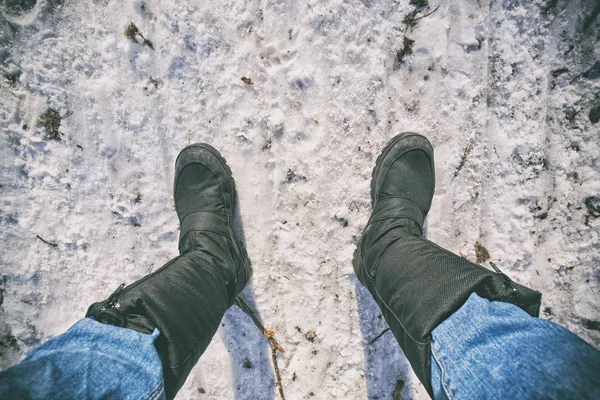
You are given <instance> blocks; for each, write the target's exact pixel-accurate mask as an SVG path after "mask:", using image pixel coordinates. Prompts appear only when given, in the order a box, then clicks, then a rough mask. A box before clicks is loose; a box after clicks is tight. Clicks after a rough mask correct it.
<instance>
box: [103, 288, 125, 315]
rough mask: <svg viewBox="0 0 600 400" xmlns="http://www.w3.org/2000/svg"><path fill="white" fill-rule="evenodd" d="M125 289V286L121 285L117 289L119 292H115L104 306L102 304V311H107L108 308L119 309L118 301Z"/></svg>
mask: <svg viewBox="0 0 600 400" xmlns="http://www.w3.org/2000/svg"><path fill="white" fill-rule="evenodd" d="M124 287H125V284H124V283H121V284H120V285H119V287H118V288H117V290H115V291H114V292H113V293H112V294H111V295H110V296H108V299H106V301H105V302H104V304H102V307H100V311H105V310H106V309H107V308H113V307H115V308H119V305H118V304H117V301H118V300H119V296H120V295H121V292H122V291H123V288H124ZM115 304H116V306H115Z"/></svg>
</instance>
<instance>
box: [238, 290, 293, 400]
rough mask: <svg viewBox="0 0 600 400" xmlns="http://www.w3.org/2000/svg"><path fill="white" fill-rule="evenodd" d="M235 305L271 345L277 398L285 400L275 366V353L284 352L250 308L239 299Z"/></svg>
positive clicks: (276, 365) (277, 366) (277, 369)
mask: <svg viewBox="0 0 600 400" xmlns="http://www.w3.org/2000/svg"><path fill="white" fill-rule="evenodd" d="M235 305H236V306H238V307H239V308H240V310H242V311H243V312H244V313H245V314H247V315H248V316H250V318H251V319H252V321H253V322H254V325H256V327H257V328H258V329H259V330H260V331H261V332H262V334H263V335H264V337H266V338H267V340H268V341H269V345H271V360H272V361H273V368H274V369H275V379H276V380H277V390H278V391H279V396H281V400H285V396H284V395H283V386H282V385H281V375H280V373H279V365H278V364H277V352H278V351H280V352H282V353H285V350H284V349H283V347H281V345H280V344H279V343H277V340H275V337H274V336H275V332H273V331H270V330H268V329H266V328H265V326H264V325H263V324H262V322H260V320H259V319H258V317H257V316H256V314H255V313H254V311H253V310H252V309H251V308H250V306H249V305H248V304H247V303H246V302H245V301H244V300H243V299H242V298H241V297H237V298H236V299H235Z"/></svg>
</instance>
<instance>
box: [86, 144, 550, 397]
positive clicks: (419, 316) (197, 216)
mask: <svg viewBox="0 0 600 400" xmlns="http://www.w3.org/2000/svg"><path fill="white" fill-rule="evenodd" d="M434 190H435V173H434V163H433V148H432V146H431V144H430V143H429V141H428V140H427V139H426V138H425V137H424V136H421V135H419V134H416V133H410V132H409V133H402V134H400V135H398V136H396V137H395V138H394V139H392V141H391V142H390V143H389V144H388V145H387V147H386V148H385V149H384V150H383V153H382V154H381V155H380V156H379V158H378V159H377V163H376V165H375V169H374V170H373V178H372V182H371V201H372V205H373V212H372V214H371V218H370V219H369V222H368V223H367V226H366V227H365V230H364V232H363V235H362V238H361V240H360V243H359V245H358V249H357V250H356V252H355V254H354V270H355V271H356V274H357V275H358V278H359V279H360V281H361V282H362V283H363V284H364V285H365V286H366V287H367V288H368V289H369V291H370V292H371V294H372V295H373V297H374V298H375V300H376V301H377V304H378V305H379V307H380V308H381V310H382V312H383V315H384V317H385V319H386V321H387V322H388V324H389V326H390V328H391V330H392V332H393V333H394V335H395V337H396V339H397V340H398V342H399V343H400V346H401V347H402V349H403V350H404V353H405V355H406V357H407V358H408V360H409V361H410V363H411V365H412V367H413V369H414V370H415V372H416V374H417V376H418V377H419V379H420V380H421V382H422V383H423V385H424V386H425V388H426V389H427V391H428V392H429V393H430V394H431V393H432V391H431V384H430V369H431V368H430V360H431V332H432V331H433V329H434V328H435V327H436V326H438V325H439V324H440V323H441V322H443V321H444V320H445V319H446V318H448V317H449V316H450V315H451V314H452V313H453V312H454V311H456V310H457V309H458V308H460V306H461V305H462V304H463V303H464V302H465V301H466V300H467V298H468V297H469V295H470V294H471V293H473V292H476V293H477V294H478V295H479V296H481V297H484V298H487V299H489V300H495V301H504V302H509V303H512V304H515V305H517V306H519V307H520V308H522V309H524V310H525V311H527V312H528V313H529V314H531V315H533V316H537V315H538V313H539V307H540V300H541V295H540V293H538V292H536V291H533V290H531V289H528V288H526V287H523V286H521V285H518V284H516V283H514V282H512V281H511V280H510V279H509V278H508V277H507V276H506V275H504V274H502V273H500V272H493V271H490V270H488V269H486V268H484V267H482V266H480V265H477V264H473V263H471V262H469V261H467V260H466V259H464V258H462V257H459V256H457V255H455V254H452V253H450V252H448V251H447V250H444V249H443V248H441V247H439V246H437V245H435V244H434V243H432V242H429V241H428V240H426V239H424V238H423V222H424V220H425V217H426V216H427V213H428V212H429V209H430V206H431V201H432V198H433V193H434ZM174 197H175V208H176V210H177V215H178V217H179V222H180V224H181V233H180V239H179V251H180V254H181V255H180V256H179V257H177V258H175V259H173V260H172V261H170V262H168V263H167V264H166V265H165V266H163V267H162V268H161V269H159V270H157V271H156V272H154V273H152V274H150V275H148V276H146V277H144V278H142V279H141V280H139V281H137V282H135V283H133V284H131V285H129V286H127V287H125V288H123V287H120V288H119V289H117V291H116V292H115V293H113V294H112V295H111V296H110V297H109V298H108V299H107V300H105V301H103V302H100V303H94V304H93V305H92V306H91V307H90V308H89V310H88V312H87V316H92V317H94V318H95V319H96V320H98V321H100V322H103V323H107V324H112V325H116V326H120V327H124V328H129V329H134V330H136V331H139V332H144V333H152V332H153V331H154V329H155V328H158V329H159V330H160V332H161V334H160V336H159V338H158V339H157V342H156V348H157V351H158V353H159V356H160V358H161V361H162V364H163V375H164V381H165V390H166V395H167V399H172V398H173V397H175V394H176V393H177V391H178V390H179V389H180V388H181V386H182V385H183V383H184V382H185V379H186V378H187V376H188V374H189V373H190V371H191V369H192V367H193V366H194V365H195V364H196V362H197V361H198V359H199V358H200V356H201V355H202V353H203V352H204V350H205V349H206V347H207V346H208V344H209V343H210V340H211V338H212V337H213V335H214V334H215V332H216V330H217V328H218V326H219V323H220V321H221V318H222V317H223V314H224V313H225V311H226V310H227V309H228V308H229V307H230V306H231V305H232V304H233V302H234V300H235V298H236V296H237V295H238V294H239V293H240V292H241V291H242V289H243V288H244V286H245V285H246V282H247V281H248V279H249V278H250V275H251V267H250V261H249V259H248V256H247V254H246V251H245V249H244V246H243V244H242V243H241V242H240V241H239V239H238V238H237V237H236V235H235V234H234V226H233V219H234V215H235V211H236V190H235V184H234V181H233V177H232V176H231V171H230V169H229V167H228V166H227V164H226V163H225V160H224V159H223V158H222V157H221V155H220V154H219V152H218V151H217V150H215V149H214V148H212V147H211V146H209V145H206V144H195V145H191V146H188V147H186V148H185V149H184V150H183V151H182V152H181V153H180V155H179V157H178V158H177V161H176V165H175V186H174Z"/></svg>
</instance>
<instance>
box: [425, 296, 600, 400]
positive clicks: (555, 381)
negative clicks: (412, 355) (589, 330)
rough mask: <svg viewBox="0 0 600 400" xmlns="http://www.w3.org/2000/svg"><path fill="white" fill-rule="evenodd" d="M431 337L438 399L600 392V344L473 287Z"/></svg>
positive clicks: (564, 396)
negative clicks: (475, 291)
mask: <svg viewBox="0 0 600 400" xmlns="http://www.w3.org/2000/svg"><path fill="white" fill-rule="evenodd" d="M432 339H433V342H432V360H431V364H432V370H431V377H432V378H431V383H432V386H433V390H434V396H435V398H436V399H437V398H442V399H444V398H448V399H488V398H494V399H509V398H513V399H573V398H576V399H600V351H598V350H597V349H595V348H594V347H592V346H591V345H589V344H588V343H586V342H584V341H583V340H582V339H581V338H579V337H578V336H577V335H575V334H573V333H572V332H570V331H568V330H567V329H565V328H563V327H561V326H559V325H557V324H555V323H553V322H550V321H547V320H543V319H539V318H534V317H531V316H530V315H528V314H527V313H525V312H524V311H522V310H521V309H520V308H518V307H516V306H514V305H512V304H509V303H502V302H490V301H488V300H485V299H482V298H481V297H479V296H477V294H472V295H471V296H470V297H469V299H468V301H467V302H466V303H465V304H464V305H463V306H462V307H461V308H460V309H459V310H458V311H456V312H455V313H454V314H452V315H451V316H450V317H449V318H448V319H447V320H445V321H444V322H443V323H441V324H440V325H439V326H438V327H437V328H435V329H434V331H433V332H432Z"/></svg>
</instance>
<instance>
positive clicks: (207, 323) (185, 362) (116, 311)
mask: <svg viewBox="0 0 600 400" xmlns="http://www.w3.org/2000/svg"><path fill="white" fill-rule="evenodd" d="M174 197H175V209H176V210H177V216H178V217H179V223H180V225H181V229H180V238H179V252H180V256H179V257H177V258H175V259H173V260H171V261H170V262H168V263H167V264H166V265H164V266H163V267H162V268H160V269H159V270H157V271H156V272H154V273H152V274H150V275H148V276H146V277H144V278H142V279H140V280H139V281H137V282H134V283H133V284H131V285H129V286H127V287H125V288H123V286H124V285H121V287H120V288H119V289H117V291H116V292H115V293H113V294H112V295H111V296H110V297H109V298H108V299H107V300H105V301H103V302H100V303H94V304H92V306H91V307H90V308H89V309H88V312H87V315H86V316H92V317H94V318H95V319H96V320H98V321H100V322H103V323H106V324H111V325H116V326H120V327H124V328H130V329H134V330H136V331H139V332H143V333H152V332H153V331H154V328H158V329H159V330H160V336H159V338H158V339H157V341H156V348H157V350H158V353H159V356H160V358H161V361H162V364H163V375H164V380H165V391H166V395H167V399H172V398H173V397H175V394H176V393H177V391H179V389H180V388H181V386H182V385H183V383H184V382H185V380H186V378H187V376H188V374H189V373H190V371H191V369H192V367H193V366H194V365H195V364H196V362H197V361H198V359H199V358H200V356H201V355H202V353H203V352H204V350H205V349H206V347H207V346H208V344H209V343H210V340H211V338H212V337H213V335H214V334H215V332H216V330H217V328H218V326H219V323H220V321H221V318H222V317H223V314H224V313H225V311H226V310H227V309H228V308H229V307H230V306H231V305H232V304H233V302H234V300H235V298H236V296H237V295H238V294H239V293H240V292H241V291H242V289H243V288H244V286H245V285H246V282H247V281H248V279H249V277H250V274H251V268H250V261H249V260H248V256H247V254H246V251H245V249H244V246H243V244H242V243H241V242H240V241H239V240H238V239H237V238H236V237H235V236H234V232H233V230H234V227H233V219H234V215H235V207H236V190H235V183H234V181H233V177H232V176H231V171H230V169H229V167H228V166H227V164H226V163H225V160H224V159H223V157H221V155H220V154H219V152H218V151H217V150H215V149H214V148H212V147H211V146H209V145H207V144H194V145H191V146H188V147H186V148H185V149H183V151H182V152H181V153H180V154H179V156H178V157H177V161H176V163H175V186H174Z"/></svg>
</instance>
